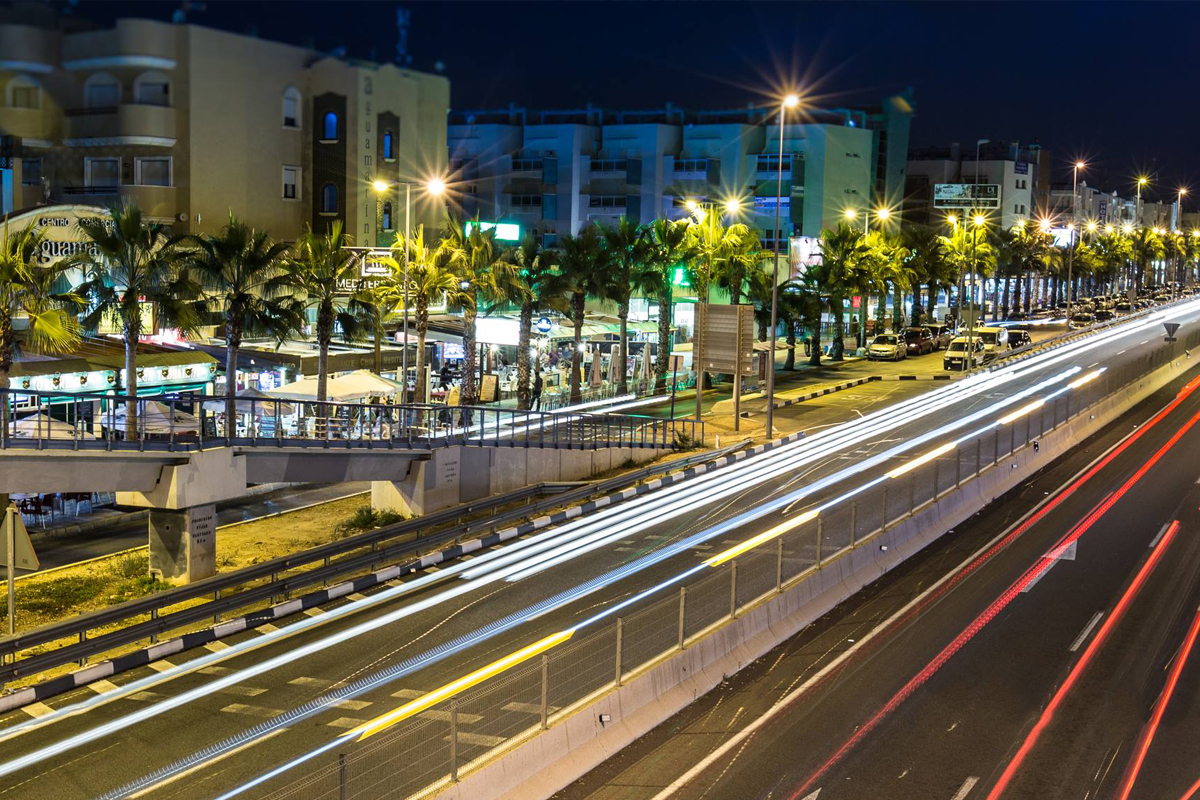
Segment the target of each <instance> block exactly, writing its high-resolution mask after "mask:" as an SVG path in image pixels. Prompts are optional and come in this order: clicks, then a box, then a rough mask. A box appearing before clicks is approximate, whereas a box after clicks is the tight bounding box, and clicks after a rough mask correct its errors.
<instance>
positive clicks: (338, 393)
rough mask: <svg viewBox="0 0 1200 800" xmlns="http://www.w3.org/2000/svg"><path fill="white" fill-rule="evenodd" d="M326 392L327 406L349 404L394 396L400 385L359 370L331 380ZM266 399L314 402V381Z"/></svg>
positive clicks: (276, 391) (302, 382)
mask: <svg viewBox="0 0 1200 800" xmlns="http://www.w3.org/2000/svg"><path fill="white" fill-rule="evenodd" d="M326 388H327V392H326V393H327V394H328V399H329V401H330V402H333V403H349V402H353V401H355V400H362V399H363V398H366V397H379V396H385V395H391V394H395V393H396V392H398V391H400V384H399V383H398V382H396V381H391V380H388V379H387V378H383V377H380V376H379V375H376V374H375V373H374V372H369V371H367V370H365V369H359V370H355V371H354V372H351V373H349V374H346V375H337V376H331V377H330V378H329V383H328V386H327V387H326ZM267 395H268V396H270V397H279V398H282V399H285V400H300V401H303V402H309V403H311V402H314V401H316V399H317V378H316V376H315V375H313V376H306V377H303V378H301V379H300V380H298V381H293V382H292V383H289V384H286V385H284V386H280V387H279V388H278V389H272V390H271V391H269V392H267Z"/></svg>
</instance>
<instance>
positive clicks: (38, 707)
mask: <svg viewBox="0 0 1200 800" xmlns="http://www.w3.org/2000/svg"><path fill="white" fill-rule="evenodd" d="M21 710H22V711H24V712H25V713H26V714H28V715H29V716H31V717H33V718H34V719H37V718H39V717H44V716H46V715H47V714H53V713H54V709H53V708H51V707H50V706H48V705H46V704H45V703H43V702H41V701H38V702H36V703H30V704H29V705H27V706H21Z"/></svg>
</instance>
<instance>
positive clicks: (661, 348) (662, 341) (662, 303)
mask: <svg viewBox="0 0 1200 800" xmlns="http://www.w3.org/2000/svg"><path fill="white" fill-rule="evenodd" d="M671 294H672V292H671V281H670V280H667V279H665V278H664V280H663V288H662V289H661V290H660V291H659V293H658V355H657V357H656V358H655V359H654V374H655V375H656V376H657V378H656V381H655V391H664V390H666V388H667V370H668V369H669V368H670V366H671Z"/></svg>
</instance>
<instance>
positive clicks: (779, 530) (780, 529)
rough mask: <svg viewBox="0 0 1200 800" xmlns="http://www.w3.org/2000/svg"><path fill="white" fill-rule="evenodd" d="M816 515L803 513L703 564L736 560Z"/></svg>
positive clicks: (809, 512) (717, 563)
mask: <svg viewBox="0 0 1200 800" xmlns="http://www.w3.org/2000/svg"><path fill="white" fill-rule="evenodd" d="M817 514H818V511H817V509H815V508H813V509H810V510H808V511H805V512H804V513H803V514H801V515H800V516H798V517H795V518H794V519H789V520H788V521H787V522H781V523H779V524H778V525H776V526H775V527H774V528H771V529H770V530H768V531H763V532H762V533H760V534H758V535H757V536H751V537H750V538H749V539H747V540H746V541H744V542H742V543H741V544H735V545H734V546H733V547H730V548H729V549H728V550H722V551H721V552H720V553H717V554H716V555H715V556H713V557H712V558H709V559H707V560H706V561H705V562H704V563H705V564H708V565H709V566H710V567H719V566H720V565H722V564H724V563H725V562H726V561H731V560H733V559H735V558H737V557H738V556H740V555H741V554H742V553H745V552H747V551H749V550H753V549H754V548H756V547H758V546H759V545H760V544H763V543H764V542H769V541H771V540H772V539H775V538H778V537H780V536H783V534H785V533H787V532H788V531H791V530H795V529H796V528H799V527H800V526H801V525H803V524H804V523H806V522H808V521H809V520H811V519H814V518H815V517H816V516H817Z"/></svg>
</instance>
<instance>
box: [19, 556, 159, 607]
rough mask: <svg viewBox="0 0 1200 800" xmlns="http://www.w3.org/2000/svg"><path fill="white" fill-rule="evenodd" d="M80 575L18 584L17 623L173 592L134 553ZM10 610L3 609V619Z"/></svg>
mask: <svg viewBox="0 0 1200 800" xmlns="http://www.w3.org/2000/svg"><path fill="white" fill-rule="evenodd" d="M89 567H90V569H87V570H86V571H83V572H79V573H77V574H68V575H62V576H59V577H47V578H46V579H44V580H37V581H28V582H25V581H23V582H21V583H19V584H17V619H18V620H21V621H24V620H26V619H29V615H32V616H33V617H35V618H37V619H47V618H48V619H61V618H62V617H67V616H71V615H74V614H78V613H80V612H82V611H85V610H89V609H92V608H97V607H100V606H106V605H113V604H114V603H123V602H125V601H126V600H133V599H136V598H138V597H144V596H146V595H148V594H153V593H154V592H161V591H162V590H163V589H168V588H170V585H169V584H166V583H163V582H162V581H160V580H156V579H154V578H152V577H150V575H149V574H148V572H149V562H148V559H147V556H146V555H145V554H143V553H131V554H128V555H124V556H121V557H120V558H114V559H110V560H107V561H98V562H96V563H95V564H93V565H89ZM7 616H8V609H7V608H6V607H4V606H0V619H5V618H6V617H7Z"/></svg>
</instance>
